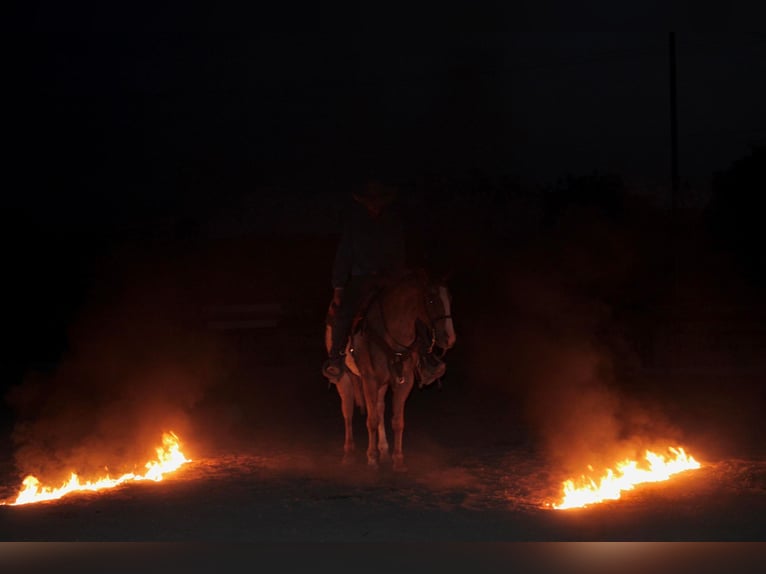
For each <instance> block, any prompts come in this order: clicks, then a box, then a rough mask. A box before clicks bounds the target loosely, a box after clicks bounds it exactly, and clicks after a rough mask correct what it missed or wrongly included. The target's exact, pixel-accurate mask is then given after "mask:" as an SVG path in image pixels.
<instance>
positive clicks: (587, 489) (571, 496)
mask: <svg viewBox="0 0 766 574" xmlns="http://www.w3.org/2000/svg"><path fill="white" fill-rule="evenodd" d="M668 453H669V454H668V455H661V454H657V453H655V452H652V451H650V450H647V451H646V454H645V457H644V460H645V461H646V463H645V464H641V465H640V463H639V462H637V461H635V460H624V461H622V462H620V463H618V464H617V471H613V470H612V469H611V468H608V469H606V473H605V474H604V475H603V476H602V477H601V478H600V479H599V480H598V481H595V480H593V479H592V478H590V477H586V476H585V475H583V476H581V477H580V480H579V481H578V483H577V484H575V481H574V480H571V479H570V480H566V481H564V484H563V486H564V494H563V499H562V501H561V502H560V503H558V504H552V505H551V506H552V507H553V508H555V509H557V510H564V509H567V508H581V507H583V506H588V505H590V504H597V503H599V502H605V501H607V500H618V499H619V498H620V496H621V494H622V492H623V491H627V490H633V488H634V487H635V486H637V485H639V484H644V483H649V482H661V481H663V480H668V479H669V478H670V477H671V476H672V475H674V474H678V473H679V472H684V471H687V470H693V469H697V468H700V466H701V465H700V463H699V462H697V461H696V460H694V457H692V456H690V455H687V454H686V452H685V451H684V449H683V448H681V447H678V448H673V447H670V448H668ZM639 465H640V466H639ZM591 470H593V469H592V468H591Z"/></svg>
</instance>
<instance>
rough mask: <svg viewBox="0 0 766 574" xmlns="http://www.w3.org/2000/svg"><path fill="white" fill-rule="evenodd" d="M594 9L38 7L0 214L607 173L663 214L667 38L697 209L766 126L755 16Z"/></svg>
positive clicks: (181, 205) (80, 216)
mask: <svg viewBox="0 0 766 574" xmlns="http://www.w3.org/2000/svg"><path fill="white" fill-rule="evenodd" d="M751 4H753V5H756V4H757V3H755V2H753V3H751ZM591 6H592V8H591V9H590V10H588V11H584V10H583V9H581V8H579V7H578V8H574V7H571V6H569V4H568V3H566V2H542V3H540V2H529V3H511V4H508V3H499V2H494V3H482V4H481V7H478V6H473V5H468V4H466V5H462V4H449V3H447V4H445V3H440V4H438V5H432V6H419V7H416V6H411V5H406V6H405V5H402V6H401V7H397V6H396V5H386V6H385V8H380V9H377V8H371V7H368V8H364V9H362V8H359V9H358V10H357V11H356V12H350V11H346V10H341V9H340V8H330V7H325V6H321V7H320V6H317V5H312V4H310V3H305V4H299V5H294V4H290V3H288V4H278V5H276V6H273V7H257V8H256V7H244V6H240V7H237V8H224V7H212V6H209V5H197V4H189V3H180V2H171V3H160V4H159V5H157V6H151V7H149V8H145V7H139V6H138V5H135V4H120V5H114V4H113V3H109V4H103V3H96V2H88V3H76V5H74V6H72V5H66V6H64V5H61V4H60V3H55V2H42V3H41V2H35V3H27V4H26V5H25V6H24V8H23V13H22V14H21V15H20V16H21V17H20V20H19V25H18V27H15V29H14V30H13V33H14V34H13V36H12V38H13V42H12V43H13V51H12V58H10V74H9V72H8V71H6V78H8V77H9V76H10V81H6V86H7V87H6V93H9V94H10V96H11V102H12V103H11V105H10V106H9V107H8V108H7V109H8V110H9V111H10V113H9V114H8V116H9V119H10V124H11V131H10V133H11V134H12V141H13V142H14V143H13V146H12V148H13V149H12V154H13V155H12V156H11V161H10V162H9V164H10V166H11V169H12V170H14V171H16V170H18V171H19V174H18V177H17V178H15V183H14V185H13V192H12V193H9V194H8V199H7V200H6V201H7V203H6V205H7V206H8V207H11V208H13V207H18V208H21V209H22V210H24V211H28V210H31V211H33V212H34V213H35V215H34V216H33V219H39V218H42V219H53V220H54V221H55V222H62V220H67V221H69V222H74V221H78V224H82V223H86V224H87V223H94V220H95V221H98V222H103V221H104V220H105V219H110V220H114V219H115V218H117V219H119V218H121V217H125V216H127V214H131V216H132V217H134V218H141V217H148V216H149V214H154V215H157V214H168V213H173V212H179V211H183V210H184V209H197V210H199V209H200V205H202V206H204V207H202V209H205V208H208V209H209V208H210V206H211V205H213V204H217V203H221V202H223V203H226V202H227V201H229V202H231V201H232V198H236V197H238V196H240V195H241V194H243V193H251V192H253V191H254V190H256V189H257V188H258V186H261V187H264V186H267V185H272V186H273V185H276V184H278V185H280V186H287V187H288V188H293V187H295V186H302V187H304V188H310V189H311V190H312V191H314V192H317V191H327V190H332V189H338V187H342V185H343V182H344V177H347V176H348V175H349V174H350V173H352V172H353V171H354V170H355V169H359V170H361V171H362V172H365V171H366V170H373V171H375V172H386V173H389V174H392V175H393V174H395V175H396V176H397V177H400V178H413V177H418V176H427V175H438V176H447V177H459V176H461V175H463V174H465V173H468V172H470V171H471V170H474V171H479V172H481V173H483V174H487V175H488V176H490V177H501V176H513V177H517V178H521V180H523V181H525V182H530V183H535V184H537V183H543V184H544V183H551V182H554V181H556V180H557V179H558V178H560V177H562V176H564V175H566V174H576V175H579V174H586V173H591V172H593V171H599V172H602V173H604V172H605V173H619V174H621V175H622V176H623V177H624V178H625V180H626V181H627V182H628V184H629V185H631V186H634V187H635V188H637V189H639V190H642V191H644V192H645V193H650V194H654V195H655V196H659V197H660V198H662V197H663V196H665V195H667V193H668V190H667V188H668V186H669V181H670V175H669V171H670V121H669V72H668V70H669V64H668V32H669V31H671V30H673V31H676V34H677V65H678V79H677V82H678V84H677V85H678V110H679V112H678V118H679V146H680V158H679V160H680V175H681V181H682V184H683V186H685V187H694V191H692V192H688V193H687V195H688V198H687V199H688V201H692V202H693V201H697V202H699V201H704V199H705V198H707V197H708V195H709V187H710V177H711V174H712V172H713V171H714V170H718V169H723V168H725V167H727V166H728V165H729V164H730V163H731V162H732V161H733V160H735V159H737V158H739V157H741V156H743V155H745V154H746V153H747V151H748V145H749V144H750V143H752V142H753V141H757V140H758V138H763V136H764V129H766V115H765V114H766V111H764V108H765V106H763V101H764V100H766V86H765V85H764V80H763V78H764V77H766V38H764V36H763V33H762V32H759V28H760V27H759V26H757V25H756V24H755V23H756V22H757V21H758V19H757V15H758V14H757V11H756V10H754V9H750V8H748V9H741V8H736V7H735V6H736V4H729V3H726V4H724V5H722V6H719V7H716V8H709V7H708V8H704V7H699V6H697V5H692V4H691V3H690V4H689V8H688V9H687V7H679V8H677V9H671V8H667V7H665V4H664V3H660V2H657V3H642V4H641V5H640V7H637V8H634V9H627V8H624V7H622V6H619V7H615V6H614V5H613V3H609V2H596V3H593V4H592V5H591ZM692 6H693V8H691V7H692ZM700 198H702V199H700ZM192 206H194V207H192Z"/></svg>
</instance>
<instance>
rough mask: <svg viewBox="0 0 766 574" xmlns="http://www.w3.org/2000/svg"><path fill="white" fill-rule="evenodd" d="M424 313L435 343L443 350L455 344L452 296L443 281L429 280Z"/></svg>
mask: <svg viewBox="0 0 766 574" xmlns="http://www.w3.org/2000/svg"><path fill="white" fill-rule="evenodd" d="M426 313H427V315H428V320H429V321H430V323H431V326H432V328H433V330H434V337H435V343H436V345H437V346H438V347H441V349H443V350H444V351H446V350H448V349H451V348H452V347H453V346H454V345H455V339H456V335H455V325H454V323H453V321H452V296H451V295H450V292H449V290H448V289H447V285H446V283H445V282H443V281H434V282H430V283H429V285H428V288H427V290H426Z"/></svg>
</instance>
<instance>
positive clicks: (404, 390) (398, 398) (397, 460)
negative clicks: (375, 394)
mask: <svg viewBox="0 0 766 574" xmlns="http://www.w3.org/2000/svg"><path fill="white" fill-rule="evenodd" d="M413 382H414V381H413V379H412V377H410V378H409V380H408V381H407V383H405V384H404V385H402V387H400V388H398V389H396V391H394V392H393V393H392V397H391V410H392V416H391V427H392V430H393V431H394V452H393V459H394V460H393V468H394V470H395V471H396V472H406V471H407V467H406V466H405V464H404V451H403V449H402V443H403V437H404V404H405V403H406V402H407V397H408V396H409V394H410V390H411V389H412V385H413Z"/></svg>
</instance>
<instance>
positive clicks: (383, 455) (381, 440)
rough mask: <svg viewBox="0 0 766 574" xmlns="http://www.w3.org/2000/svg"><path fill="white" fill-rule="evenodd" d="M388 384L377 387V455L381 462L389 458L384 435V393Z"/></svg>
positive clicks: (386, 440)
mask: <svg viewBox="0 0 766 574" xmlns="http://www.w3.org/2000/svg"><path fill="white" fill-rule="evenodd" d="M387 392H388V386H383V387H381V388H379V389H378V455H379V456H380V461H381V462H388V461H389V460H391V455H390V453H389V449H388V439H387V437H386V393H387Z"/></svg>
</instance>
